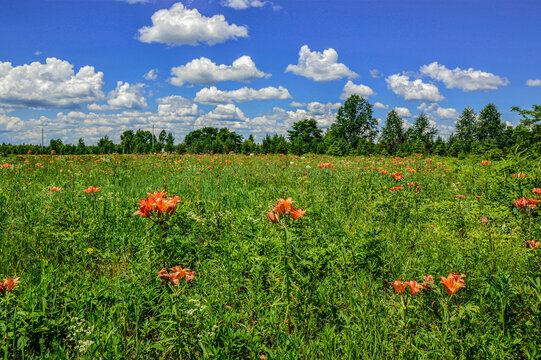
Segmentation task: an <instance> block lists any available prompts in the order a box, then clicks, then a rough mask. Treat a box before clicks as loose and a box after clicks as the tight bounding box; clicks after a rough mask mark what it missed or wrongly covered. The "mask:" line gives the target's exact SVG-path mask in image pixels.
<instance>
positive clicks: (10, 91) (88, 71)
mask: <svg viewBox="0 0 541 360" xmlns="http://www.w3.org/2000/svg"><path fill="white" fill-rule="evenodd" d="M102 86H103V73H102V72H97V73H96V72H95V70H94V67H92V66H83V67H82V68H81V69H79V71H78V72H77V74H75V72H74V71H73V65H72V64H70V63H69V62H67V61H62V60H59V59H56V58H47V60H46V62H45V64H41V63H39V62H33V63H31V64H25V65H21V66H15V67H13V66H12V65H11V63H9V62H0V105H4V106H9V107H22V108H35V109H37V108H74V107H77V106H79V105H80V104H86V103H93V102H96V101H99V100H101V99H102V98H103V96H104V95H103V92H102V90H101V88H102Z"/></svg>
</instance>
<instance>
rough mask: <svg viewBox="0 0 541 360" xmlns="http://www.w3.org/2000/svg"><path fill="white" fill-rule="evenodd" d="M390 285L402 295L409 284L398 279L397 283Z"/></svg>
mask: <svg viewBox="0 0 541 360" xmlns="http://www.w3.org/2000/svg"><path fill="white" fill-rule="evenodd" d="M389 284H391V285H392V286H393V287H394V289H395V290H396V292H397V293H398V294H400V295H401V294H402V293H404V290H406V288H407V287H408V285H409V282H407V281H406V282H402V281H400V279H396V281H395V282H390V283H389Z"/></svg>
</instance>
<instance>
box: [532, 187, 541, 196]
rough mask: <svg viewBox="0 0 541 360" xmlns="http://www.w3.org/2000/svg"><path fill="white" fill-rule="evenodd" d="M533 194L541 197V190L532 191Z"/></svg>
mask: <svg viewBox="0 0 541 360" xmlns="http://www.w3.org/2000/svg"><path fill="white" fill-rule="evenodd" d="M532 192H533V193H534V194H536V195H539V196H541V188H534V189H533V190H532Z"/></svg>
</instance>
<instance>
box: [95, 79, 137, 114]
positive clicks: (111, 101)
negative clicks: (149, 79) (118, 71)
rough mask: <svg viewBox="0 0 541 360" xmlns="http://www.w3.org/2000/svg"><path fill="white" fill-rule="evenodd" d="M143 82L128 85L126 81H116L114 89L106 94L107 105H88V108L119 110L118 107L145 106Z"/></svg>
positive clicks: (133, 107)
mask: <svg viewBox="0 0 541 360" xmlns="http://www.w3.org/2000/svg"><path fill="white" fill-rule="evenodd" d="M144 87H145V85H144V84H134V85H130V84H129V83H127V82H122V81H118V82H117V84H116V89H115V90H113V91H111V92H109V94H108V95H107V105H97V104H90V105H88V106H87V107H88V109H89V110H119V109H143V108H146V107H147V101H146V99H145V97H144V96H143V88H144Z"/></svg>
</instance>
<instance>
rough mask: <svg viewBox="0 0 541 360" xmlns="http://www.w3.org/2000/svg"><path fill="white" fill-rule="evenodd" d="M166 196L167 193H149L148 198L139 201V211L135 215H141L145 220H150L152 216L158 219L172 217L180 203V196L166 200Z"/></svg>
mask: <svg viewBox="0 0 541 360" xmlns="http://www.w3.org/2000/svg"><path fill="white" fill-rule="evenodd" d="M165 194H167V193H166V192H165V191H162V192H157V191H155V192H154V194H150V193H147V195H148V198H146V199H141V201H139V203H138V205H139V210H137V211H136V212H134V213H133V215H140V216H141V217H143V218H148V217H150V215H152V214H155V215H157V216H158V217H159V216H161V215H163V214H166V215H172V214H173V213H174V212H175V209H176V208H177V204H178V203H179V202H180V198H179V197H178V196H173V197H168V198H166V197H164V195H165Z"/></svg>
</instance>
